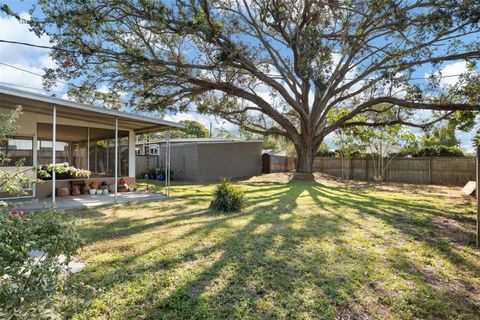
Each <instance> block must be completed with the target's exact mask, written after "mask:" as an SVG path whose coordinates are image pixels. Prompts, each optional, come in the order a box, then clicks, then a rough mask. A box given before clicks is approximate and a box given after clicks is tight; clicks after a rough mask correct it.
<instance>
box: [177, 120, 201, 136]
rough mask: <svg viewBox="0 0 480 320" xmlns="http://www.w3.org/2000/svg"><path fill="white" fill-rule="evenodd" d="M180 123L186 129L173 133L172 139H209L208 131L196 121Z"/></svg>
mask: <svg viewBox="0 0 480 320" xmlns="http://www.w3.org/2000/svg"><path fill="white" fill-rule="evenodd" d="M179 123H181V124H183V125H184V126H185V127H184V128H183V129H180V130H174V131H172V132H171V137H172V138H174V139H175V138H207V137H208V135H209V132H208V129H207V128H206V127H205V126H204V125H203V124H201V123H200V122H198V121H195V120H181V121H179Z"/></svg>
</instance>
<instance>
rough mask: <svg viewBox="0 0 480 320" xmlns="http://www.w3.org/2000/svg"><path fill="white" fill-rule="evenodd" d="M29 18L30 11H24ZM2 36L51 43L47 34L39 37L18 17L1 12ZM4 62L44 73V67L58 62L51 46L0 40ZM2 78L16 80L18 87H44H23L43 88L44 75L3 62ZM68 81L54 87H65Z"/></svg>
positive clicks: (0, 52) (0, 26)
mask: <svg viewBox="0 0 480 320" xmlns="http://www.w3.org/2000/svg"><path fill="white" fill-rule="evenodd" d="M21 16H22V17H23V18H25V19H29V17H30V16H29V15H28V14H27V13H21ZM0 39H5V40H12V41H21V42H26V43H31V44H35V45H44V46H48V45H50V41H49V38H48V37H47V36H42V37H40V38H39V37H37V36H36V35H35V34H34V33H33V32H31V31H30V30H29V26H28V25H26V24H22V23H20V22H18V21H17V19H15V18H13V17H10V16H0ZM0 62H3V63H6V64H9V65H12V66H14V67H17V68H20V69H25V70H28V71H31V72H34V73H38V74H40V75H42V74H43V68H45V67H54V66H55V62H54V61H53V60H52V59H51V58H50V56H49V50H46V49H40V48H33V47H28V46H22V45H16V44H8V43H0ZM0 82H3V83H1V85H6V84H5V83H10V84H14V85H17V86H12V87H14V88H18V89H22V90H27V91H32V92H41V90H35V89H29V88H23V87H18V86H28V87H32V88H40V89H41V88H42V78H41V77H40V76H37V75H34V74H31V73H28V72H25V71H21V70H18V69H14V68H11V67H8V66H6V65H0ZM63 87H64V85H61V84H60V85H58V86H56V87H55V88H54V89H53V90H62V89H63Z"/></svg>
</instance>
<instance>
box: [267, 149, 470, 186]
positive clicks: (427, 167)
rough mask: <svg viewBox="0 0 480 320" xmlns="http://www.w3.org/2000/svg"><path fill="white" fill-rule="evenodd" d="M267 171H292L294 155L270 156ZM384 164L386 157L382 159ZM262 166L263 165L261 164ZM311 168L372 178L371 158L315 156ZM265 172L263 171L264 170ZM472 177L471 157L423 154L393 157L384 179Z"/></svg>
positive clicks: (458, 180)
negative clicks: (427, 155) (417, 156)
mask: <svg viewBox="0 0 480 320" xmlns="http://www.w3.org/2000/svg"><path fill="white" fill-rule="evenodd" d="M270 160H271V161H270V172H286V171H292V170H295V158H292V157H280V156H270ZM385 163H388V159H385ZM264 168H265V165H264ZM313 170H314V171H316V172H324V173H328V174H331V175H334V176H338V177H342V176H345V174H346V175H347V176H348V177H350V178H351V179H354V180H374V178H373V177H374V174H375V169H374V162H373V159H372V158H354V159H351V160H344V159H341V158H333V157H317V158H315V161H314V164H313ZM264 172H265V170H264ZM470 180H475V158H473V157H470V158H452V157H424V158H394V159H392V160H391V162H390V163H389V165H388V166H387V169H386V172H385V181H392V182H406V183H424V184H440V185H459V186H460V185H464V184H465V183H467V182H468V181H470Z"/></svg>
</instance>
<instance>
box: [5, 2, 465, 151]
mask: <svg viewBox="0 0 480 320" xmlns="http://www.w3.org/2000/svg"><path fill="white" fill-rule="evenodd" d="M35 3H36V1H35V0H25V1H18V0H7V1H2V0H0V5H2V4H7V5H9V6H10V7H11V8H12V9H13V10H14V11H16V12H23V13H25V14H26V12H27V11H28V10H29V9H30V8H31V7H32V5H34V4H35ZM35 15H36V16H41V13H40V12H38V10H37V12H36V13H35ZM0 39H7V40H14V41H22V42H28V43H34V44H40V45H49V40H48V38H47V37H43V38H40V39H39V38H37V37H36V36H35V35H34V34H33V33H32V32H30V31H29V30H28V26H26V25H22V24H20V23H18V22H17V21H16V20H15V19H14V18H11V17H7V16H5V15H0ZM0 63H6V64H9V65H13V66H15V67H17V68H21V69H26V70H29V71H32V72H35V73H39V74H42V73H43V71H42V68H43V67H51V66H54V62H53V61H52V60H51V59H50V57H49V55H48V50H44V49H36V48H31V47H24V46H19V45H13V44H4V43H0ZM429 71H430V70H429V69H428V67H426V66H425V67H423V68H421V69H419V70H417V72H416V75H417V76H419V77H423V76H425V75H426V74H427V73H428V72H429ZM463 71H465V62H463V61H460V62H454V63H449V64H445V65H444V66H443V70H442V74H443V75H454V74H460V73H462V72H463ZM443 81H444V82H445V84H452V83H454V82H455V81H456V78H454V77H452V78H445V79H443ZM41 82H42V79H41V77H39V76H35V75H33V74H29V73H26V72H23V71H20V70H16V69H13V68H11V67H7V66H5V65H1V64H0V85H8V86H12V87H16V88H18V89H23V90H29V91H33V92H40V93H42V91H40V90H36V89H35V88H41V87H42V83H41ZM66 89H67V88H66V85H63V84H61V83H59V84H58V85H57V86H56V87H55V88H54V89H53V91H55V92H54V93H55V94H56V95H57V96H59V97H64V98H66V95H65V94H64V92H65V91H66ZM50 94H52V93H50ZM168 118H169V120H174V121H179V120H184V119H190V120H197V121H200V122H202V123H203V124H204V125H205V126H207V127H209V124H210V122H212V123H213V127H214V128H220V127H223V128H225V129H227V130H230V131H232V132H235V131H238V128H237V127H235V126H234V125H232V124H229V123H228V122H225V121H223V120H220V119H215V118H213V117H210V116H205V115H200V114H197V113H193V112H190V113H182V114H176V115H169V116H168ZM415 132H416V133H418V131H415ZM472 136H473V132H469V133H465V132H458V133H457V137H458V138H459V140H460V142H461V145H462V147H463V148H464V149H465V150H467V151H469V152H471V151H473V147H472V143H471V140H472ZM327 143H328V144H329V145H331V146H332V139H331V137H328V139H327Z"/></svg>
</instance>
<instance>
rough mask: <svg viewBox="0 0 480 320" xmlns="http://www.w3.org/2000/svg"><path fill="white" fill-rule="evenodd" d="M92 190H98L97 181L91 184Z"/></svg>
mask: <svg viewBox="0 0 480 320" xmlns="http://www.w3.org/2000/svg"><path fill="white" fill-rule="evenodd" d="M90 189H98V183H97V181H92V182H91V183H90Z"/></svg>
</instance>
